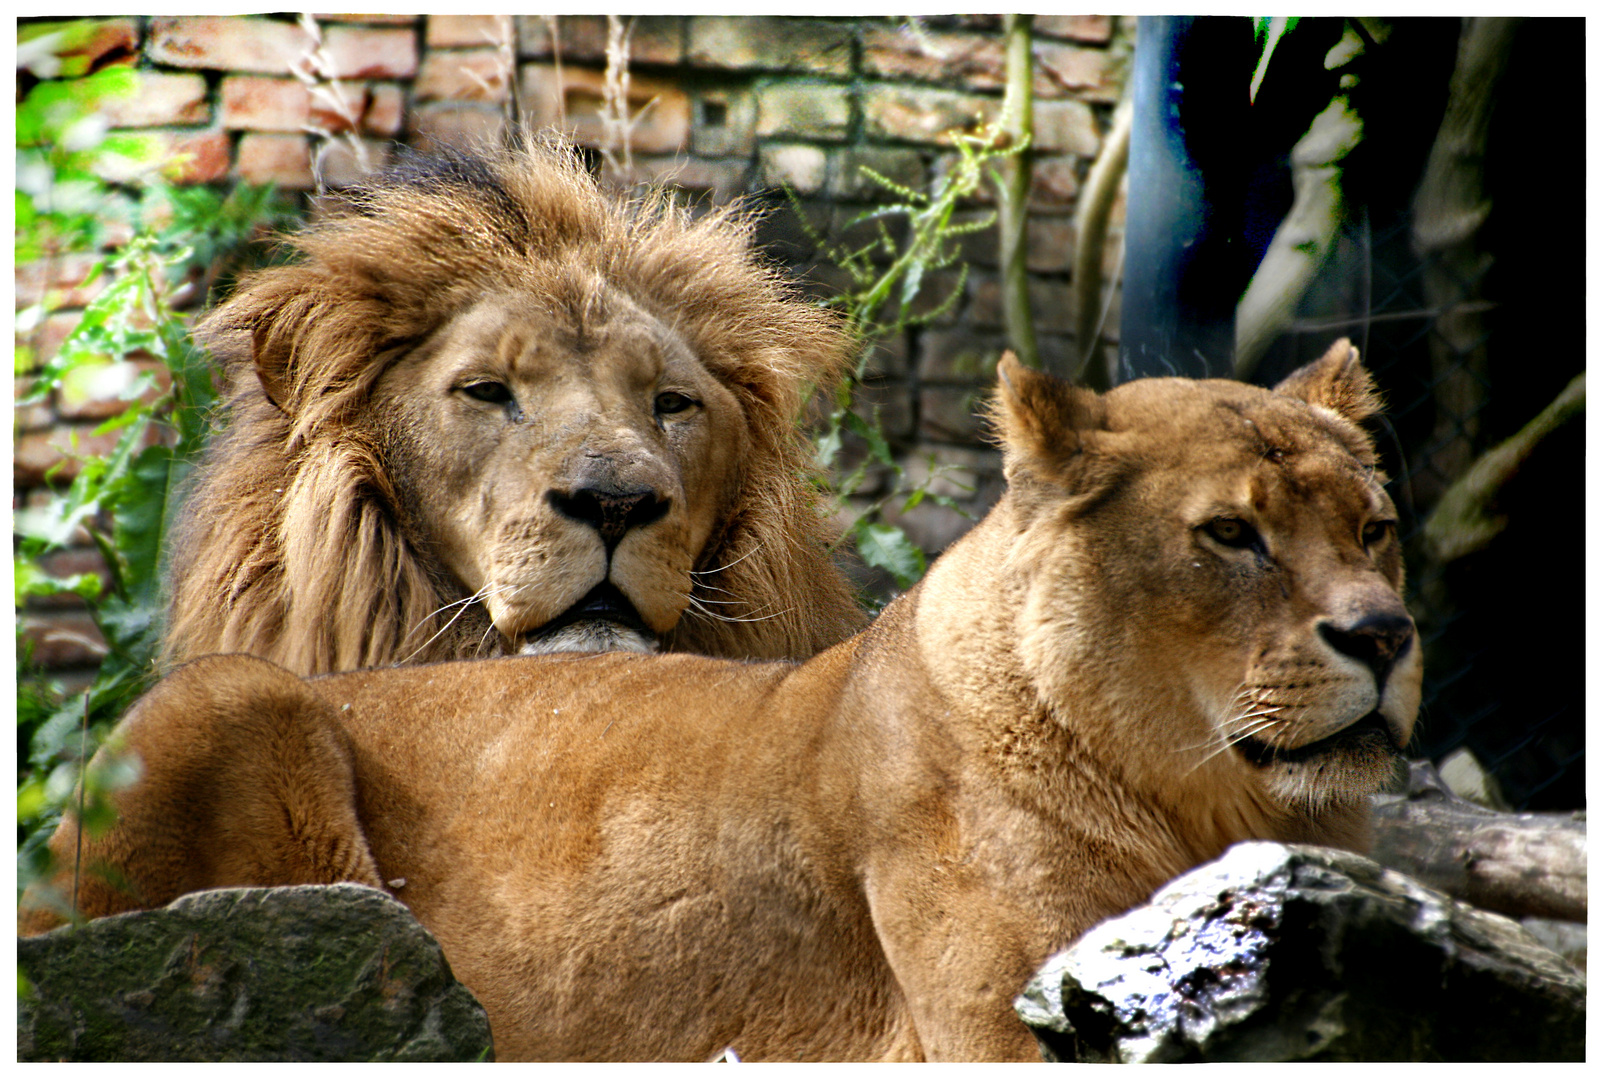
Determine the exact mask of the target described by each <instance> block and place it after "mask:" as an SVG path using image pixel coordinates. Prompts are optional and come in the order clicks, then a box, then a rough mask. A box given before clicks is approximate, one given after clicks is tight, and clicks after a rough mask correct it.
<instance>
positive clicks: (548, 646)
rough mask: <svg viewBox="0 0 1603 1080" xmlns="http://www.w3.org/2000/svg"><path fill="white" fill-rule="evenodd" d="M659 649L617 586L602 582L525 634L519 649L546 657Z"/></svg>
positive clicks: (532, 654)
mask: <svg viewBox="0 0 1603 1080" xmlns="http://www.w3.org/2000/svg"><path fill="white" fill-rule="evenodd" d="M656 651H657V636H656V635H655V634H653V633H652V632H651V631H650V630H648V629H647V628H646V625H645V623H644V622H642V621H641V619H640V615H639V613H638V612H636V611H635V608H634V605H633V604H631V603H630V602H629V600H628V598H626V597H625V596H624V595H623V593H622V592H621V591H620V590H619V589H618V587H617V586H615V585H613V584H612V583H610V582H605V581H604V582H602V583H601V584H599V585H597V586H596V587H595V588H593V589H591V590H590V591H589V592H588V593H586V594H585V595H584V596H583V597H581V598H580V600H579V602H578V603H576V604H574V605H573V606H572V607H570V608H569V609H568V610H567V611H565V612H563V613H562V614H561V615H559V616H557V617H556V618H555V619H552V620H551V621H550V622H548V623H546V624H545V625H544V626H541V627H539V628H538V629H535V630H532V631H530V632H529V633H528V634H525V635H524V638H523V644H522V645H520V646H519V647H518V652H519V653H520V654H521V655H524V656H542V655H544V654H546V653H560V652H638V653H654V652H656Z"/></svg>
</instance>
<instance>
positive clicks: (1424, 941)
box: [1016, 842, 1586, 1062]
mask: <svg viewBox="0 0 1603 1080" xmlns="http://www.w3.org/2000/svg"><path fill="white" fill-rule="evenodd" d="M1016 1005H1017V1008H1018V1011H1019V1015H1020V1017H1022V1018H1023V1019H1024V1022H1025V1023H1027V1024H1029V1025H1030V1027H1031V1028H1033V1029H1034V1030H1035V1033H1036V1036H1037V1038H1038V1039H1039V1040H1040V1042H1041V1046H1042V1053H1043V1056H1045V1057H1046V1058H1047V1059H1048V1060H1056V1061H1114V1062H1118V1061H1296V1060H1322V1061H1485V1060H1495V1061H1512V1060H1563V1061H1571V1060H1573V1061H1580V1060H1584V1057H1585V1023H1586V979H1585V977H1584V976H1582V975H1581V973H1580V972H1578V971H1577V970H1576V969H1575V968H1574V967H1572V966H1571V965H1570V964H1568V963H1566V962H1565V961H1564V960H1562V959H1561V958H1559V957H1558V956H1557V955H1555V954H1554V953H1553V952H1551V951H1550V950H1548V949H1546V948H1544V947H1543V946H1541V945H1540V944H1538V943H1537V942H1536V941H1535V940H1534V939H1533V938H1531V937H1530V935H1529V934H1527V933H1526V932H1525V930H1523V929H1522V928H1521V927H1520V926H1519V924H1518V923H1516V922H1514V921H1513V920H1511V919H1508V918H1505V917H1504V916H1501V915H1494V914H1492V913H1491V912H1486V911H1481V910H1479V909H1477V908H1472V907H1469V906H1468V905H1465V904H1461V903H1459V902H1457V901H1455V900H1452V899H1449V898H1448V897H1447V896H1445V895H1443V894H1441V893H1439V892H1436V891H1435V890H1433V889H1430V888H1427V887H1425V886H1423V885H1421V884H1419V883H1418V882H1416V881H1414V880H1413V879H1411V878H1407V877H1404V876H1403V875H1401V874H1398V873H1396V872H1395V871H1392V870H1386V869H1383V868H1382V867H1381V866H1380V865H1379V864H1377V863H1374V862H1372V861H1370V860H1369V859H1365V858H1361V857H1360V856H1357V855H1352V854H1349V853H1347V852H1341V851H1333V850H1330V849H1326V848H1315V847H1302V846H1286V845H1281V844H1272V843H1261V842H1259V843H1248V844H1238V845H1237V846H1236V847H1234V848H1232V849H1231V850H1230V851H1228V852H1226V853H1225V855H1224V857H1223V858H1221V859H1219V860H1218V861H1216V862H1213V863H1209V864H1208V865H1206V866H1202V867H1198V868H1197V869H1196V870H1193V871H1192V872H1191V873H1189V874H1186V875H1185V876H1183V877H1180V878H1177V879H1176V880H1175V881H1173V882H1171V883H1170V884H1169V885H1167V886H1165V887H1164V888H1163V889H1161V890H1160V891H1159V892H1158V893H1157V894H1156V895H1155V896H1154V897H1153V898H1152V902H1151V903H1150V904H1148V905H1146V906H1144V907H1140V908H1137V909H1135V910H1134V911H1131V912H1129V913H1128V914H1125V915H1123V916H1120V917H1118V918H1115V919H1110V920H1108V921H1107V922H1104V923H1102V924H1100V925H1098V926H1096V927H1093V928H1092V929H1091V930H1090V931H1089V932H1087V933H1086V934H1085V936H1083V937H1082V938H1081V939H1080V940H1079V941H1078V942H1076V943H1075V944H1074V945H1073V946H1071V947H1070V948H1068V949H1067V950H1065V951H1064V952H1062V953H1059V954H1058V955H1056V956H1054V957H1052V959H1050V960H1049V961H1047V964H1046V966H1045V967H1043V968H1042V970H1041V971H1040V972H1039V973H1038V974H1037V975H1036V977H1035V978H1034V979H1033V980H1032V981H1031V982H1030V984H1029V985H1028V986H1027V987H1026V988H1025V991H1024V993H1023V995H1022V996H1020V997H1019V999H1018V1001H1017V1002H1016Z"/></svg>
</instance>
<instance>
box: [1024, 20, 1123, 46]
mask: <svg viewBox="0 0 1603 1080" xmlns="http://www.w3.org/2000/svg"><path fill="white" fill-rule="evenodd" d="M1033 29H1034V31H1035V33H1036V34H1037V35H1039V36H1041V37H1055V38H1068V39H1069V40H1070V41H1087V42H1092V43H1094V44H1105V43H1106V42H1107V41H1108V39H1110V38H1111V37H1113V16H1111V15H1037V16H1036V17H1035V25H1034V28H1033Z"/></svg>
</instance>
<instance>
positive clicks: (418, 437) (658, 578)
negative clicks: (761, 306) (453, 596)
mask: <svg viewBox="0 0 1603 1080" xmlns="http://www.w3.org/2000/svg"><path fill="white" fill-rule="evenodd" d="M371 403H372V404H371V407H372V410H373V412H372V416H373V418H374V428H375V430H376V431H378V432H380V433H381V439H382V443H383V446H384V453H385V456H386V458H387V464H388V466H389V473H390V475H391V476H392V477H393V478H394V479H395V482H396V486H397V489H398V498H399V501H400V503H401V505H402V506H403V508H404V516H405V517H406V518H408V519H409V520H407V521H406V522H405V527H406V528H407V530H408V532H409V534H410V535H411V536H412V539H413V542H414V543H417V544H419V545H421V546H423V547H425V548H426V549H428V550H429V551H431V553H432V554H433V556H434V558H435V560H436V561H437V562H438V563H439V564H440V565H441V566H442V567H444V568H445V570H447V571H448V572H449V573H450V574H451V575H453V576H454V577H455V579H456V580H455V583H454V584H455V591H457V592H459V594H460V595H461V596H462V597H475V598H478V599H480V600H481V601H482V602H483V604H484V606H485V608H486V610H487V611H488V613H489V616H490V618H491V620H492V621H493V623H494V627H495V630H496V631H498V632H499V633H500V634H501V635H502V636H504V637H505V639H506V645H507V648H508V650H509V651H512V650H521V651H523V652H556V651H564V650H584V651H588V650H597V651H600V650H606V649H616V648H626V649H638V650H647V651H649V650H651V649H653V648H655V645H656V639H657V636H658V635H661V634H663V633H666V632H667V631H668V630H670V629H672V628H673V626H674V624H675V623H676V622H677V621H678V619H679V617H680V615H681V613H682V612H683V611H684V609H685V607H686V605H687V603H688V602H689V596H690V592H691V572H692V570H693V569H694V566H693V560H694V559H695V558H696V557H697V556H698V555H699V553H701V552H702V551H703V549H704V548H705V547H706V546H707V544H708V541H709V539H710V538H711V536H712V533H713V531H714V527H715V523H717V522H718V521H720V520H721V519H722V518H723V517H724V516H725V515H726V514H727V511H728V505H729V501H730V498H731V493H732V492H734V491H735V490H736V488H737V486H738V477H739V470H740V468H741V462H742V456H743V450H744V449H745V445H746V442H747V438H746V434H745V432H746V427H747V425H746V423H745V420H744V418H743V416H742V412H741V407H740V404H739V402H738V401H737V400H736V398H735V397H734V395H733V394H732V393H731V392H730V391H729V390H728V389H727V388H726V387H724V386H723V385H722V384H721V383H720V382H719V381H718V380H717V379H716V378H714V377H713V375H712V374H711V373H709V372H708V370H707V369H706V368H705V367H704V366H703V364H702V363H701V361H700V360H698V358H697V357H696V356H695V354H694V353H693V352H692V351H691V349H690V348H689V347H688V346H687V344H686V343H685V341H684V339H683V338H682V337H681V336H680V335H679V334H677V333H676V332H675V331H674V330H673V328H672V327H670V326H668V325H666V324H665V323H663V322H662V321H661V320H659V319H657V318H656V317H654V316H653V315H652V314H651V313H649V312H648V311H646V310H645V309H644V308H642V307H641V306H639V305H638V304H636V303H634V302H633V301H632V300H631V299H630V298H629V297H627V296H626V295H624V294H623V293H622V292H621V291H619V290H617V289H614V288H610V287H607V286H603V285H600V284H599V283H598V284H596V285H595V286H594V287H593V288H592V289H591V290H590V291H589V293H588V295H587V297H586V299H585V301H584V303H583V304H582V306H579V307H578V308H577V309H574V308H573V307H570V306H565V305H561V304H558V303H557V302H555V301H551V300H546V299H542V298H537V297H534V296H530V295H528V294H525V293H519V292H516V291H509V292H505V293H502V294H499V295H492V296H487V297H485V298H484V299H482V300H480V301H479V302H477V303H475V304H474V305H472V306H471V307H469V308H468V309H467V310H465V311H463V312H462V313H461V314H459V315H457V316H456V317H455V318H453V319H451V320H449V321H448V322H447V323H445V325H443V326H442V327H440V328H439V329H438V330H437V331H436V332H435V333H433V334H432V335H431V336H429V337H428V338H427V339H425V340H424V341H423V342H422V343H421V344H419V345H418V346H416V347H415V348H413V349H411V350H410V351H409V352H407V353H406V354H405V355H403V356H402V357H400V358H399V359H397V360H396V361H395V362H394V363H393V364H391V365H390V366H389V367H388V368H387V370H386V371H385V373H384V374H383V376H382V377H381V378H380V380H379V382H378V384H377V386H376V387H375V389H374V392H373V395H372V398H371Z"/></svg>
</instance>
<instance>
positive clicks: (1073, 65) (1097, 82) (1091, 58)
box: [1035, 42, 1120, 105]
mask: <svg viewBox="0 0 1603 1080" xmlns="http://www.w3.org/2000/svg"><path fill="white" fill-rule="evenodd" d="M1035 62H1036V68H1037V70H1038V72H1039V73H1040V75H1041V76H1042V77H1044V78H1046V79H1047V80H1048V81H1050V82H1051V83H1052V84H1053V85H1055V86H1057V87H1060V88H1061V89H1063V90H1066V91H1069V92H1070V93H1072V94H1073V95H1074V96H1075V97H1077V98H1080V99H1082V100H1084V101H1095V102H1098V103H1100V104H1109V105H1110V104H1113V103H1114V102H1116V101H1118V100H1119V92H1120V86H1119V77H1118V72H1117V70H1116V68H1115V65H1114V58H1113V55H1112V54H1111V53H1109V52H1108V51H1107V50H1106V49H1084V48H1081V47H1080V46H1078V45H1056V44H1053V43H1050V42H1043V43H1041V44H1040V45H1038V46H1037V47H1036V50H1035ZM1036 84H1037V85H1038V86H1039V85H1040V78H1037V80H1036Z"/></svg>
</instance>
